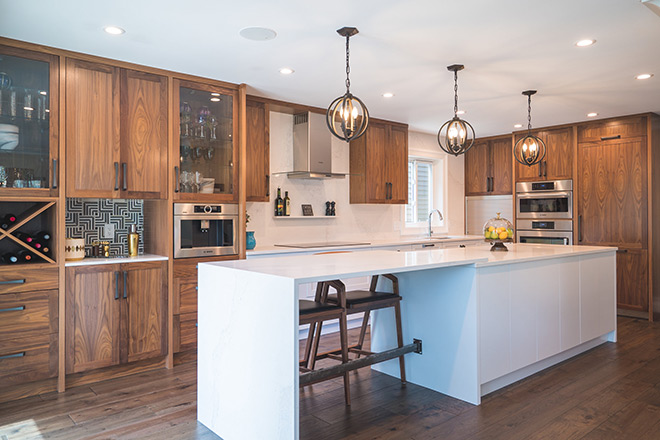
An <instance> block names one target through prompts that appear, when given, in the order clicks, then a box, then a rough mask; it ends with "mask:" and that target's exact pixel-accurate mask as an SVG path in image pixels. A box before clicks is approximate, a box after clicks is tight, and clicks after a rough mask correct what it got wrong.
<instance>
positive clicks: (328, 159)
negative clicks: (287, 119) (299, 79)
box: [287, 112, 346, 179]
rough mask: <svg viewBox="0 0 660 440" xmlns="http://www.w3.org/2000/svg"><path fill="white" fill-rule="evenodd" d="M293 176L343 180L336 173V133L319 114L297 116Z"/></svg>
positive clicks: (294, 132) (343, 175)
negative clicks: (330, 129)
mask: <svg viewBox="0 0 660 440" xmlns="http://www.w3.org/2000/svg"><path fill="white" fill-rule="evenodd" d="M287 176H288V177H289V178H291V179H343V178H345V177H346V175H345V174H342V173H333V172H332V134H331V133H330V131H329V130H328V127H327V124H326V122H325V115H322V114H319V113H312V112H306V113H298V114H295V115H293V171H290V172H288V173H287Z"/></svg>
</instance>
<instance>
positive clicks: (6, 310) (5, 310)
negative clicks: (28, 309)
mask: <svg viewBox="0 0 660 440" xmlns="http://www.w3.org/2000/svg"><path fill="white" fill-rule="evenodd" d="M21 310H25V306H18V307H9V308H8V309H0V313H2V312H20V311H21Z"/></svg>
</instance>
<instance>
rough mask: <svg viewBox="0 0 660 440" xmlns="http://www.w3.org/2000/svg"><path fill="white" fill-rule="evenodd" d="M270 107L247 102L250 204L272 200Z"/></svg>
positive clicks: (247, 184)
mask: <svg viewBox="0 0 660 440" xmlns="http://www.w3.org/2000/svg"><path fill="white" fill-rule="evenodd" d="M269 120H270V117H269V111H268V105H267V104H264V103H263V102H258V101H251V100H249V99H248V100H247V101H246V121H247V143H246V171H247V179H246V193H247V201H248V202H267V201H268V200H269V199H270V139H269V134H268V133H269Z"/></svg>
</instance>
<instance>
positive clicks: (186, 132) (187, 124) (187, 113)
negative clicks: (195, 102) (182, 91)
mask: <svg viewBox="0 0 660 440" xmlns="http://www.w3.org/2000/svg"><path fill="white" fill-rule="evenodd" d="M180 111H181V135H182V136H190V135H192V133H191V130H192V127H191V123H192V108H191V107H190V104H188V103H187V102H185V101H184V102H183V104H181V108H180Z"/></svg>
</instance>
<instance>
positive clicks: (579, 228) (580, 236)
mask: <svg viewBox="0 0 660 440" xmlns="http://www.w3.org/2000/svg"><path fill="white" fill-rule="evenodd" d="M578 241H579V242H580V243H582V216H581V215H578Z"/></svg>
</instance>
